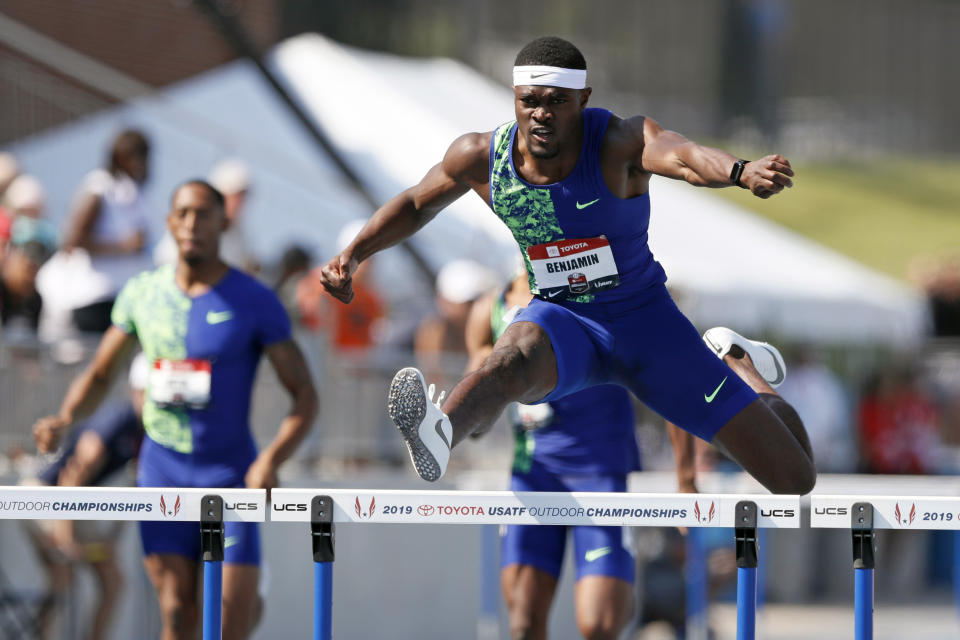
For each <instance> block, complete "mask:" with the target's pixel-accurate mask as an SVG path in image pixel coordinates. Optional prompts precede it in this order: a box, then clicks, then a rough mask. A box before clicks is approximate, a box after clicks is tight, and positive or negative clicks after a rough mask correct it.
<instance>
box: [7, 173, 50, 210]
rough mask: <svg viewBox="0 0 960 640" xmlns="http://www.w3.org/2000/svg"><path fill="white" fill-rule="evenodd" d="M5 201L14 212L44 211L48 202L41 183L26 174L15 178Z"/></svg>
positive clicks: (8, 188)
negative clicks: (25, 210)
mask: <svg viewBox="0 0 960 640" xmlns="http://www.w3.org/2000/svg"><path fill="white" fill-rule="evenodd" d="M4 199H5V200H6V202H7V204H8V205H9V206H10V208H11V209H13V210H14V211H20V210H23V209H43V207H44V205H45V204H46V201H47V199H46V194H45V193H44V191H43V185H41V184H40V181H39V180H37V179H36V178H34V177H33V176H31V175H27V174H25V173H24V174H21V175H19V176H17V177H16V178H14V180H13V182H11V183H10V186H9V187H7V190H6V192H5V193H4Z"/></svg>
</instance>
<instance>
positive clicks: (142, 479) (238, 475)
mask: <svg viewBox="0 0 960 640" xmlns="http://www.w3.org/2000/svg"><path fill="white" fill-rule="evenodd" d="M189 459H190V454H180V453H176V452H174V451H170V450H167V449H165V448H164V447H162V446H161V445H158V444H156V443H155V442H153V441H152V440H150V439H149V438H145V439H144V446H143V449H142V451H141V454H140V460H139V464H138V466H137V486H139V487H172V488H171V489H170V490H169V492H166V491H165V492H164V494H163V495H164V498H165V500H166V501H167V502H168V503H169V504H174V502H173V501H175V500H176V496H177V489H176V487H223V488H233V489H242V488H244V483H243V477H244V474H245V472H246V466H244V467H243V468H240V467H239V466H236V467H234V468H233V470H232V471H230V472H228V469H227V467H226V466H225V465H218V466H214V465H191V466H188V465H187V464H186V462H184V461H186V460H189ZM178 461H179V463H178ZM247 466H248V465H247ZM168 470H169V471H174V472H176V473H177V477H180V478H181V479H180V480H179V481H175V480H174V479H173V478H171V477H170V475H173V474H168V473H166V471H168ZM223 539H224V550H223V561H224V562H229V563H232V564H252V565H258V566H259V565H260V528H259V524H258V523H256V522H224V523H223ZM140 541H141V543H142V544H143V555H144V556H148V555H150V554H154V553H172V554H176V555H181V556H186V557H187V558H189V559H191V560H194V561H196V562H200V560H201V553H200V523H199V522H163V521H162V520H160V521H149V522H141V523H140Z"/></svg>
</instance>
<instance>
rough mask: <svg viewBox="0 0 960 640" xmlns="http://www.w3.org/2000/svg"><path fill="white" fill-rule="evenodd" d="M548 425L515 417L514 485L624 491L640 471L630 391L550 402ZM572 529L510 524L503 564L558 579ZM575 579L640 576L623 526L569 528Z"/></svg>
mask: <svg viewBox="0 0 960 640" xmlns="http://www.w3.org/2000/svg"><path fill="white" fill-rule="evenodd" d="M505 307H506V305H505V297H504V295H501V296H500V297H499V299H497V300H496V301H495V302H494V304H493V307H492V310H491V328H492V333H493V339H494V341H496V339H497V338H499V337H500V334H501V333H502V332H503V329H504V328H505V327H506V323H504V322H503V317H504V314H505V313H508V312H506V311H505ZM551 408H552V410H553V415H552V417H551V418H550V421H549V423H548V424H546V425H544V426H541V427H539V428H536V429H532V430H528V429H524V428H523V427H522V426H521V425H520V424H519V421H516V420H514V424H513V428H514V433H515V438H516V448H515V451H514V459H513V472H512V476H511V479H510V489H511V490H512V491H626V489H627V474H628V473H630V472H631V471H636V470H639V469H640V452H639V450H638V448H637V440H636V436H635V433H634V415H633V406H632V401H631V399H630V395H629V394H628V393H627V391H626V390H625V389H624V388H623V387H619V386H617V385H602V386H597V387H592V388H590V389H585V390H583V391H580V392H577V393H574V394H571V395H569V396H567V397H565V398H562V399H560V400H557V401H555V402H552V403H551ZM567 529H568V527H561V526H527V525H508V526H506V527H505V528H504V533H503V539H502V541H501V561H500V564H501V566H502V567H507V566H509V565H512V564H522V565H529V566H533V567H536V568H537V569H540V570H542V571H546V572H547V573H549V574H551V575H553V576H554V577H556V578H558V579H559V577H560V570H561V566H562V563H563V554H564V550H565V548H566V541H567ZM569 529H570V530H571V533H572V536H573V550H574V558H575V559H576V577H577V580H580V579H581V578H583V577H584V576H588V575H599V576H609V577H613V578H619V579H621V580H624V581H626V582H630V583H632V582H633V581H634V559H633V550H632V544H631V541H630V540H629V538H628V537H627V536H628V535H629V534H628V532H627V530H626V529H623V528H621V527H589V526H578V527H569Z"/></svg>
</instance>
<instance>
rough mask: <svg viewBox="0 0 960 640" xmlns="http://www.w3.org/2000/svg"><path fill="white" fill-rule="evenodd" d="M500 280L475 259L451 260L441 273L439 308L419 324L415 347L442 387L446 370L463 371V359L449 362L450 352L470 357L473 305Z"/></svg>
mask: <svg viewBox="0 0 960 640" xmlns="http://www.w3.org/2000/svg"><path fill="white" fill-rule="evenodd" d="M498 282H499V278H498V277H497V275H496V274H495V273H494V272H493V271H492V270H490V269H488V268H487V267H485V266H483V265H482V264H480V263H477V262H473V261H472V260H454V261H452V262H448V263H447V264H445V265H444V266H443V267H442V268H441V269H440V271H439V273H437V281H436V287H437V295H436V299H435V305H436V308H435V310H434V313H433V314H431V315H429V316H427V317H426V318H425V319H424V320H423V321H422V322H421V323H420V326H419V327H418V328H417V333H416V336H415V337H414V342H413V350H414V353H415V354H416V356H417V361H418V362H419V364H420V368H421V369H422V370H423V375H424V376H425V377H426V378H427V379H429V380H434V381H436V384H437V386H438V388H440V389H445V388H447V387H448V386H449V385H448V382H449V381H448V380H447V376H445V375H444V372H445V370H446V371H450V372H451V373H455V374H456V375H457V376H459V374H460V373H461V372H462V371H463V363H459V364H457V363H454V362H449V356H451V355H452V356H462V357H466V353H467V344H466V341H465V340H464V335H465V333H466V327H467V317H468V316H469V315H470V307H471V306H472V305H473V302H474V301H475V300H477V299H478V298H480V297H481V296H484V295H486V294H487V293H489V292H490V291H491V290H493V288H494V287H496V286H497V284H498ZM445 365H449V366H448V367H445Z"/></svg>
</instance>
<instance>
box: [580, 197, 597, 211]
mask: <svg viewBox="0 0 960 640" xmlns="http://www.w3.org/2000/svg"><path fill="white" fill-rule="evenodd" d="M597 202H600V198H597V199H596V200H591V201H590V202H584V203H583V204H580V203H579V202H578V203H577V209H586V208H587V207H589V206H590V205H592V204H595V203H597Z"/></svg>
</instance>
